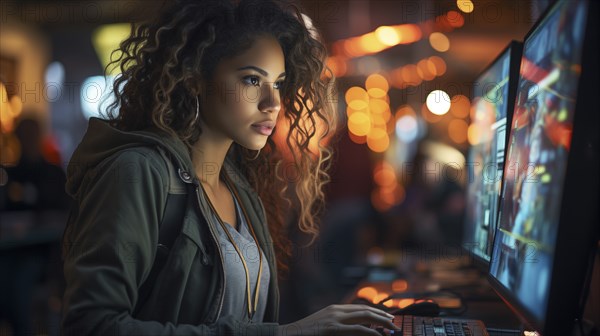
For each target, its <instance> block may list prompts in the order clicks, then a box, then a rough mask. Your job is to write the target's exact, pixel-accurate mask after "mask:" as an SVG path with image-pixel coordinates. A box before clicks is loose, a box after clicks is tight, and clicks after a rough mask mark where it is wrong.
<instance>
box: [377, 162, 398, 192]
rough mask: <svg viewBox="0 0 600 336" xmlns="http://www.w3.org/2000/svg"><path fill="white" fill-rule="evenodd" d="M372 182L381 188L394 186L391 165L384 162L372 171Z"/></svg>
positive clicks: (394, 181) (394, 178)
mask: <svg viewBox="0 0 600 336" xmlns="http://www.w3.org/2000/svg"><path fill="white" fill-rule="evenodd" d="M373 180H374V181H375V183H377V184H378V185H379V186H381V187H389V186H394V185H396V183H397V179H396V173H395V171H394V168H393V167H392V165H390V164H389V163H388V162H385V161H383V162H381V163H380V164H379V167H376V168H375V169H374V174H373Z"/></svg>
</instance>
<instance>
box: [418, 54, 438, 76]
mask: <svg viewBox="0 0 600 336" xmlns="http://www.w3.org/2000/svg"><path fill="white" fill-rule="evenodd" d="M432 70H433V71H432ZM417 71H418V72H419V76H420V77H421V78H423V79H424V80H427V81H430V80H432V79H434V78H435V73H436V70H435V65H433V64H432V67H430V66H429V60H428V59H423V60H420V61H419V63H417Z"/></svg>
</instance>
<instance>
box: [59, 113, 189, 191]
mask: <svg viewBox="0 0 600 336" xmlns="http://www.w3.org/2000/svg"><path fill="white" fill-rule="evenodd" d="M156 145H158V146H161V147H162V148H164V149H165V150H166V151H167V152H168V153H170V154H171V156H172V157H173V158H174V159H175V160H176V161H177V163H178V165H179V166H180V167H182V168H183V169H185V170H187V171H193V165H192V160H191V158H190V155H189V153H188V150H187V147H186V145H185V144H184V143H183V142H182V141H181V140H179V139H178V138H175V137H172V136H169V135H167V134H163V133H162V132H161V133H159V132H157V131H156V130H154V131H153V130H152V129H148V130H143V131H131V132H125V131H121V130H119V129H117V128H114V127H112V126H111V125H110V124H109V123H108V120H105V119H100V118H96V117H91V118H90V120H89V123H88V128H87V131H86V133H85V135H84V136H83V139H82V140H81V142H80V143H79V145H78V146H77V148H76V149H75V152H74V153H73V156H72V157H71V160H70V162H69V165H68V167H67V184H66V187H65V190H66V191H67V193H68V194H69V195H71V196H72V197H74V195H75V194H77V191H78V190H79V187H80V185H81V182H82V180H83V177H84V176H85V174H86V173H87V171H88V170H90V169H93V168H94V167H96V166H97V165H98V164H99V163H100V162H102V160H104V159H106V158H107V157H109V156H111V155H113V154H115V153H117V152H119V151H121V150H124V149H127V148H132V147H139V146H156Z"/></svg>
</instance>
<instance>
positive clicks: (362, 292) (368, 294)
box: [356, 286, 378, 301]
mask: <svg viewBox="0 0 600 336" xmlns="http://www.w3.org/2000/svg"><path fill="white" fill-rule="evenodd" d="M377 294H378V293H377V290H376V289H375V288H373V287H370V286H367V287H363V288H361V289H359V290H358V291H357V292H356V296H357V297H361V298H365V299H367V300H369V301H372V300H373V299H374V298H375V297H376V296H377Z"/></svg>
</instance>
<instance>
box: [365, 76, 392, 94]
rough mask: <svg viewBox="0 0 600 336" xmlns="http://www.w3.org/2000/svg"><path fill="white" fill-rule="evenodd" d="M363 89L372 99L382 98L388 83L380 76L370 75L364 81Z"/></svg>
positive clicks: (386, 90)
mask: <svg viewBox="0 0 600 336" xmlns="http://www.w3.org/2000/svg"><path fill="white" fill-rule="evenodd" d="M365 88H366V89H367V92H368V93H369V95H370V96H371V97H373V98H382V97H383V96H385V95H386V94H387V92H388V90H389V88H390V85H389V84H388V81H387V79H386V78H385V77H383V76H382V75H380V74H372V75H369V77H367V79H366V80H365Z"/></svg>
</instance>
